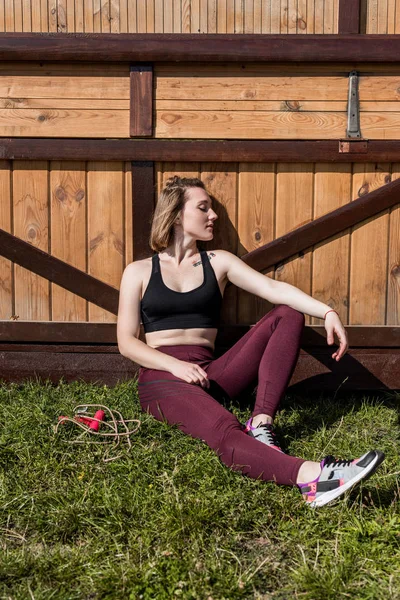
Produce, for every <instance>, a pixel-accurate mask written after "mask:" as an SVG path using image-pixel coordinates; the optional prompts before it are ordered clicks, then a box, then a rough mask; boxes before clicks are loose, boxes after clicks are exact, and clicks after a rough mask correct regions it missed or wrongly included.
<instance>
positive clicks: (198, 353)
mask: <svg viewBox="0 0 400 600" xmlns="http://www.w3.org/2000/svg"><path fill="white" fill-rule="evenodd" d="M156 350H158V351H159V352H163V353H164V354H169V355H170V356H190V357H192V358H193V359H198V360H207V359H210V358H213V356H214V350H213V349H212V348H210V347H208V346H197V345H194V344H180V345H178V346H158V348H156Z"/></svg>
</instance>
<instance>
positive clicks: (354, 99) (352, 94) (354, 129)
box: [346, 71, 361, 138]
mask: <svg viewBox="0 0 400 600" xmlns="http://www.w3.org/2000/svg"><path fill="white" fill-rule="evenodd" d="M346 135H347V137H348V138H360V137H361V131H360V103H359V98H358V73H357V71H351V73H350V75H349V97H348V101H347V131H346Z"/></svg>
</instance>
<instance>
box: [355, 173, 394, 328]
mask: <svg viewBox="0 0 400 600" xmlns="http://www.w3.org/2000/svg"><path fill="white" fill-rule="evenodd" d="M389 180H390V175H389V165H386V164H376V165H375V164H369V163H366V164H362V165H361V164H354V170H353V182H352V183H353V189H352V198H353V199H355V198H359V197H361V196H363V195H364V194H367V193H368V192H371V191H372V190H374V189H376V188H378V187H381V186H382V185H384V184H385V183H387V182H388V181H389ZM388 227H389V211H387V210H386V211H385V212H384V213H383V214H382V215H381V216H380V217H372V218H370V219H367V220H366V221H363V222H362V223H361V224H360V225H357V226H355V227H353V228H352V233H351V261H350V314H349V324H350V325H384V324H385V318H386V293H387V271H388V261H387V258H388V257H387V246H388V233H389V231H388Z"/></svg>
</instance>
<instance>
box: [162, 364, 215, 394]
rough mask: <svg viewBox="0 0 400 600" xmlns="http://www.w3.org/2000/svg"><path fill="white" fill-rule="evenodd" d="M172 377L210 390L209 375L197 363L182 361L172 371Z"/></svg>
mask: <svg viewBox="0 0 400 600" xmlns="http://www.w3.org/2000/svg"><path fill="white" fill-rule="evenodd" d="M171 373H172V375H175V377H179V379H183V381H186V382H187V383H194V384H195V385H201V387H202V388H204V389H209V387H210V380H209V379H208V375H207V373H206V372H205V371H204V369H202V368H201V367H200V365H196V364H195V363H189V362H185V361H183V360H180V361H179V362H178V363H177V364H176V366H174V368H173V369H171Z"/></svg>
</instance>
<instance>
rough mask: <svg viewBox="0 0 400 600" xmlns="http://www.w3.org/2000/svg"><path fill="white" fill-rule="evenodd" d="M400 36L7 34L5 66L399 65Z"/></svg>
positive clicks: (1, 47)
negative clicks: (49, 63)
mask: <svg viewBox="0 0 400 600" xmlns="http://www.w3.org/2000/svg"><path fill="white" fill-rule="evenodd" d="M399 56H400V39H399V36H398V35H365V34H363V35H357V34H354V35H340V34H336V35H325V34H317V35H314V34H310V35H301V34H279V35H275V34H274V35H271V34H241V35H240V36H238V35H235V34H202V35H201V36H199V35H198V34H182V33H175V34H171V33H146V34H141V33H119V34H118V35H115V34H110V33H101V34H99V33H1V34H0V60H3V61H10V60H24V61H28V60H29V61H38V60H40V61H45V60H50V61H68V62H71V61H75V62H82V61H96V62H116V61H117V62H121V61H126V62H189V61H190V62H202V63H207V62H213V63H218V62H229V61H231V62H239V63H240V62H245V61H251V62H266V61H268V62H273V61H275V62H295V63H298V62H311V63H314V64H315V63H321V62H325V63H330V62H337V61H352V62H354V61H357V62H360V63H365V62H378V63H380V62H392V63H393V62H398V60H399Z"/></svg>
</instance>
